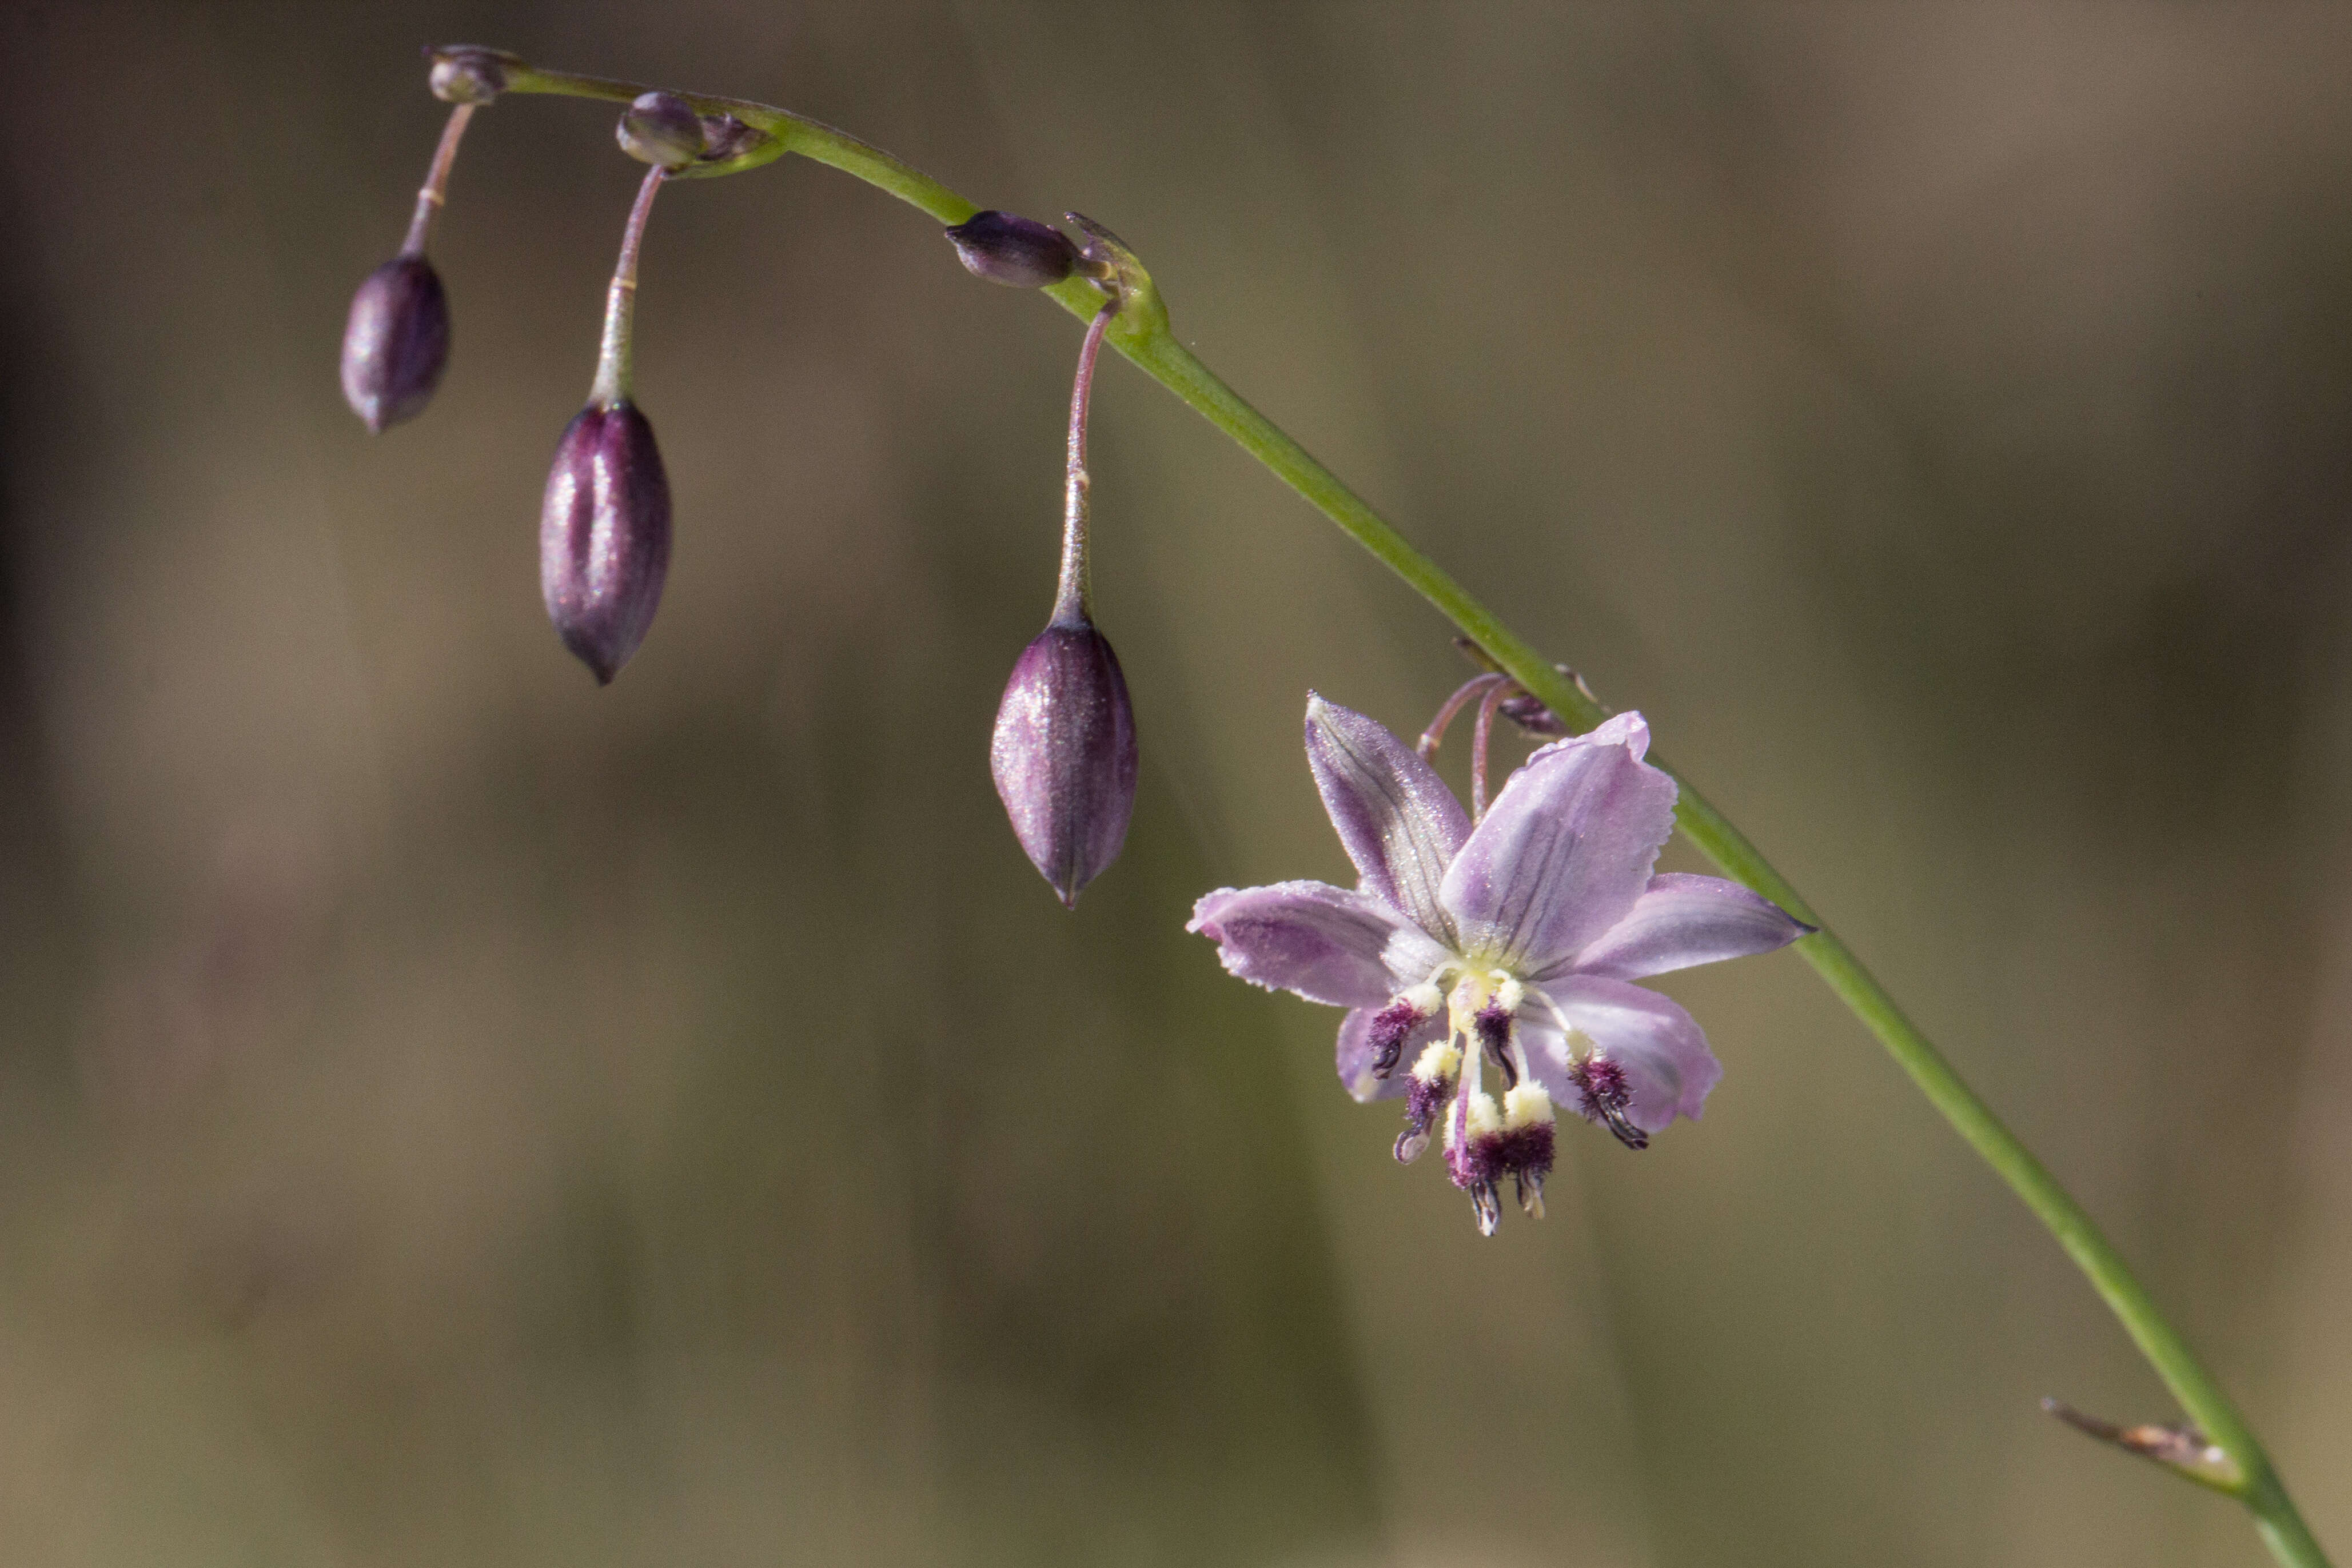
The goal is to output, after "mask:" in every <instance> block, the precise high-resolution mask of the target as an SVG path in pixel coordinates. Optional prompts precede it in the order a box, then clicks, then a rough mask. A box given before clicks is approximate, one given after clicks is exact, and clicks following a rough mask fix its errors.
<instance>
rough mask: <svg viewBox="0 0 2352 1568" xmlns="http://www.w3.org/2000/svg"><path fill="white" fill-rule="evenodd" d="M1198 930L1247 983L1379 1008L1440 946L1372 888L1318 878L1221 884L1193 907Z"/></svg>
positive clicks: (1426, 967)
mask: <svg viewBox="0 0 2352 1568" xmlns="http://www.w3.org/2000/svg"><path fill="white" fill-rule="evenodd" d="M1184 929H1185V930H1187V931H1197V932H1199V933H1201V934H1202V936H1206V937H1208V938H1209V939H1210V940H1211V941H1213V942H1214V943H1216V944H1217V956H1218V957H1220V958H1221V959H1223V961H1224V966H1225V967H1226V968H1227V969H1228V970H1230V971H1231V972H1232V973H1234V974H1235V975H1238V976H1240V977H1242V978H1243V979H1244V980H1247V981H1249V982H1250V983H1251V984H1252V985H1256V986H1264V987H1265V988H1266V989H1268V990H1270V991H1271V990H1283V991H1295V992H1297V994H1298V995H1300V996H1302V997H1305V998H1307V1000H1308V1001H1311V1002H1328V1003H1329V1004H1330V1005H1332V1006H1333V1007H1340V1008H1369V1007H1378V1006H1380V1005H1381V1003H1383V1002H1385V1001H1387V1000H1388V999H1389V998H1391V996H1394V995H1395V994H1396V993H1397V992H1398V991H1399V990H1401V989H1402V988H1404V987H1405V986H1408V985H1413V984H1417V983H1418V982H1420V981H1422V980H1424V979H1426V978H1428V977H1429V973H1430V971H1431V970H1432V969H1434V968H1435V967H1437V966H1438V965H1439V964H1441V963H1443V962H1444V961H1445V952H1444V949H1443V948H1441V947H1439V946H1437V945H1436V944H1435V943H1433V942H1432V941H1431V940H1430V939H1429V938H1428V937H1426V936H1423V935H1422V934H1421V933H1420V932H1419V931H1418V930H1416V929H1415V928H1414V927H1413V926H1412V925H1411V924H1410V923H1408V922H1407V921H1405V920H1404V919H1403V918H1402V916H1400V915H1398V914H1397V912H1396V911H1395V910H1393V909H1391V908H1390V907H1389V906H1388V905H1387V904H1384V903H1382V902H1381V900H1379V899H1377V898H1374V897H1372V896H1371V895H1370V894H1366V893H1357V892H1352V891H1350V890H1349V889H1347V888H1343V887H1333V886H1332V885H1330V883H1322V882H1280V883H1275V884H1274V885H1273V886H1272V887H1244V888H1230V887H1227V888H1220V889H1218V890H1217V891H1216V892H1214V893H1212V894H1208V895H1206V896H1205V897H1203V898H1202V900H1201V901H1200V902H1199V903H1197V904H1194V905H1193V906H1192V924H1191V925H1187V926H1186V927H1185V928H1184Z"/></svg>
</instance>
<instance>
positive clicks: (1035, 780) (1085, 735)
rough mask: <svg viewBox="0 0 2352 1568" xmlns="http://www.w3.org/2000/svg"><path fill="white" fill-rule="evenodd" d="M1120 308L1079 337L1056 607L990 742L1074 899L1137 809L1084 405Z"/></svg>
mask: <svg viewBox="0 0 2352 1568" xmlns="http://www.w3.org/2000/svg"><path fill="white" fill-rule="evenodd" d="M1118 310H1119V302H1118V300H1116V299H1114V300H1111V301H1109V302H1108V303H1107V304H1105V305H1104V306H1103V308H1101V309H1100V310H1097V311H1096V312H1095V319H1093V321H1091V322H1089V323H1088V324H1087V335H1086V339H1085V341H1084V342H1083V343H1082V344H1081V345H1080V347H1079V349H1078V373H1077V377H1076V380H1075V381H1074V382H1072V383H1071V386H1070V439H1069V457H1068V463H1067V465H1066V467H1065V470H1064V474H1065V478H1066V487H1065V489H1064V492H1063V507H1062V573H1061V581H1060V583H1059V585H1058V587H1057V588H1056V589H1055V596H1054V614H1053V618H1052V619H1051V620H1049V621H1047V622H1046V623H1045V630H1044V631H1043V632H1039V633H1037V635H1036V636H1035V637H1034V638H1033V639H1031V641H1030V643H1029V645H1028V646H1027V647H1026V648H1024V649H1023V650H1022V651H1021V657H1020V658H1019V660H1017V661H1016V662H1015V663H1014V664H1013V678H1012V679H1011V680H1009V681H1007V682H1005V684H1004V700H1003V702H1001V703H999V704H998V705H997V708H996V735H995V738H994V739H993V740H992V742H991V743H990V746H989V754H988V760H989V769H990V771H991V772H992V773H993V774H994V775H995V776H996V793H997V795H998V796H999V797H1000V798H1001V799H1002V800H1003V801H1004V814H1005V815H1006V816H1008V817H1010V818H1011V819H1012V820H1013V837H1015V838H1017V839H1019V840H1020V841H1021V847H1022V849H1023V850H1024V851H1026V852H1028V855H1029V860H1030V862H1031V863H1032V864H1034V866H1036V868H1037V869H1038V871H1040V872H1042V873H1044V874H1045V881H1046V882H1047V883H1050V884H1051V885H1052V887H1053V889H1054V891H1055V893H1058V894H1061V895H1062V903H1063V904H1065V905H1066V907H1069V908H1072V909H1075V908H1076V907H1077V904H1078V893H1079V891H1080V890H1081V889H1083V888H1084V887H1085V886H1086V885H1087V883H1090V882H1092V881H1093V880H1094V879H1095V878H1096V877H1097V876H1099V875H1101V874H1102V872H1103V869H1104V868H1105V867H1106V866H1108V865H1109V864H1110V862H1112V861H1113V860H1115V859H1117V858H1118V851H1119V846H1120V845H1121V844H1123V843H1125V842H1126V841H1127V822H1128V818H1129V816H1131V815H1132V814H1133V813H1134V810H1135V709H1134V707H1133V706H1132V705H1130V704H1129V701H1128V696H1127V676H1126V675H1125V674H1121V673H1120V670H1119V667H1118V654H1116V653H1112V652H1111V649H1110V642H1109V640H1108V638H1106V637H1105V636H1104V635H1103V634H1102V633H1101V632H1097V631H1096V630H1095V622H1094V616H1093V615H1092V613H1091V612H1089V610H1088V608H1087V598H1088V595H1087V519H1088V517H1089V515H1090V507H1089V503H1088V496H1089V494H1090V493H1091V491H1092V489H1093V480H1092V478H1091V477H1090V476H1088V475H1087V410H1088V408H1089V407H1090V406H1091V405H1092V401H1093V396H1094V381H1095V362H1096V360H1097V357H1098V356H1099V355H1100V353H1101V351H1102V340H1103V334H1104V332H1105V331H1106V330H1108V328H1109V326H1110V323H1111V319H1112V318H1113V317H1114V316H1116V315H1118Z"/></svg>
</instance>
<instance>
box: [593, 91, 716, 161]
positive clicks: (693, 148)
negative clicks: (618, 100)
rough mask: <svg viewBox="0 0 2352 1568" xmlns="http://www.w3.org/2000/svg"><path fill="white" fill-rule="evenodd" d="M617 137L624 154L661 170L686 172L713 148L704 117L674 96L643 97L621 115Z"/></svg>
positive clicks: (640, 96) (615, 135) (648, 94)
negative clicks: (691, 164)
mask: <svg viewBox="0 0 2352 1568" xmlns="http://www.w3.org/2000/svg"><path fill="white" fill-rule="evenodd" d="M613 134H614V138H615V139H616V140H617V141H619V142H620V143H621V151H622V152H626V153H627V154H628V155H629V156H630V157H632V158H635V160H637V161H638V162H641V163H651V164H653V165H654V166H655V167H656V168H660V169H683V168H685V167H686V166H687V165H688V163H691V162H694V161H695V160H696V159H698V158H699V157H701V156H702V154H703V153H704V152H706V151H708V149H709V141H707V139H706V138H705V135H704V132H703V129H702V116H700V115H698V114H697V113H695V112H694V106H693V105H692V104H690V103H688V102H687V101H686V99H682V98H680V97H678V96H677V94H676V93H674V92H648V93H640V94H639V95H638V96H637V99H636V101H635V102H634V103H632V104H630V105H629V107H628V108H626V109H625V110H622V111H621V123H620V124H619V125H617V126H615V127H614V131H613Z"/></svg>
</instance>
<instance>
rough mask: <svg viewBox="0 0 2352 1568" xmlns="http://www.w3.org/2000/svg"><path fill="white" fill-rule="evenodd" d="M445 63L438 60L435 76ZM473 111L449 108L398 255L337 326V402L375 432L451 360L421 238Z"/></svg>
mask: <svg viewBox="0 0 2352 1568" xmlns="http://www.w3.org/2000/svg"><path fill="white" fill-rule="evenodd" d="M445 63H446V61H443V60H441V59H440V58H438V57H436V61H435V64H434V73H435V78H436V81H437V80H438V78H439V76H440V72H441V68H442V66H443V65H444V64H445ZM492 63H493V64H495V61H493V62H492ZM437 90H439V89H438V88H437V87H436V91H437ZM444 96H447V95H446V94H445V95H444ZM481 101H483V102H487V101H488V99H482V100H481ZM474 109H475V104H474V101H473V100H461V101H460V102H459V103H458V105H457V108H455V109H453V110H450V111H449V119H448V122H447V123H446V125H444V126H443V127H442V128H441V141H440V145H439V146H437V147H436V148H435V149H434V152H433V166H432V168H431V169H429V170H428V171H426V172H425V183H424V184H423V185H422V186H421V187H419V188H418V190H417V193H416V211H415V215H414V216H412V217H411V218H410V219H409V222H408V238H407V240H406V241H405V242H404V243H403V244H402V246H401V247H400V254H399V255H398V256H394V257H393V258H392V259H391V260H390V261H387V262H385V263H384V264H383V266H382V267H377V268H376V269H375V270H374V271H373V272H371V273H369V274H368V275H367V277H364V278H362V279H361V280H360V286H359V288H358V289H357V290H356V291H355V292H354V293H353V294H352V313H351V315H350V317H349V318H347V319H345V321H344V323H343V399H344V401H345V402H349V403H350V404H351V405H352V413H356V414H358V415H359V416H360V418H361V419H362V421H363V422H365V423H366V425H367V427H368V429H369V430H370V431H371V432H372V433H373V434H378V435H381V434H383V433H384V431H385V430H387V429H388V428H390V427H391V426H393V425H395V424H398V423H400V422H401V421H402V420H404V419H407V418H409V417H410V416H411V415H413V414H415V413H420V412H421V411H422V410H423V409H424V407H425V403H427V402H430V401H431V400H432V397H433V389H434V388H435V387H436V386H438V385H439V384H440V382H441V371H443V369H444V368H446V366H447V365H448V363H449V298H448V296H447V295H446V294H445V293H443V292H442V288H441V278H440V276H439V275H438V274H436V272H435V271H434V270H433V264H432V263H431V262H428V261H426V260H425V240H426V239H427V238H428V237H430V235H431V234H432V231H433V219H434V216H435V215H436V214H438V213H439V212H440V210H441V204H442V202H443V201H444V200H446V196H447V193H448V189H449V171H450V169H451V168H452V167H453V166H454V165H455V164H456V163H457V144H458V143H459V142H460V141H463V140H464V139H465V135H466V126H467V122H468V121H469V120H472V119H473V118H474Z"/></svg>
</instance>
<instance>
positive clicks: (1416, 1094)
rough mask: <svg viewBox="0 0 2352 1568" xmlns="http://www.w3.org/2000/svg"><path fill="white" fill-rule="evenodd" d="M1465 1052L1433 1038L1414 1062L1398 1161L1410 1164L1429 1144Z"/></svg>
mask: <svg viewBox="0 0 2352 1568" xmlns="http://www.w3.org/2000/svg"><path fill="white" fill-rule="evenodd" d="M1461 1065H1462V1053H1461V1052H1460V1051H1456V1050H1454V1042H1453V1041H1452V1040H1432V1041H1431V1042H1430V1043H1429V1044H1428V1046H1426V1047H1425V1048H1424V1049H1423V1051H1422V1053H1421V1055H1420V1057H1419V1058H1418V1059H1416V1060H1415V1061H1414V1062H1413V1064H1412V1073H1411V1074H1410V1075H1409V1076H1410V1082H1408V1084H1407V1085H1406V1090H1405V1110H1404V1131H1403V1132H1402V1133H1400V1134H1397V1141H1396V1148H1395V1150H1394V1153H1395V1155H1396V1159H1397V1164H1399V1165H1401V1166H1409V1165H1411V1164H1412V1162H1413V1161H1415V1160H1417V1159H1419V1158H1421V1155H1422V1151H1423V1150H1424V1149H1426V1148H1428V1147H1429V1129H1430V1128H1431V1126H1433V1124H1435V1123H1436V1121H1437V1117H1438V1113H1440V1112H1441V1111H1443V1110H1444V1107H1445V1101H1446V1097H1447V1096H1448V1095H1450V1094H1452V1093H1453V1092H1454V1073H1455V1072H1456V1071H1458V1070H1459V1069H1460V1067H1461Z"/></svg>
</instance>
